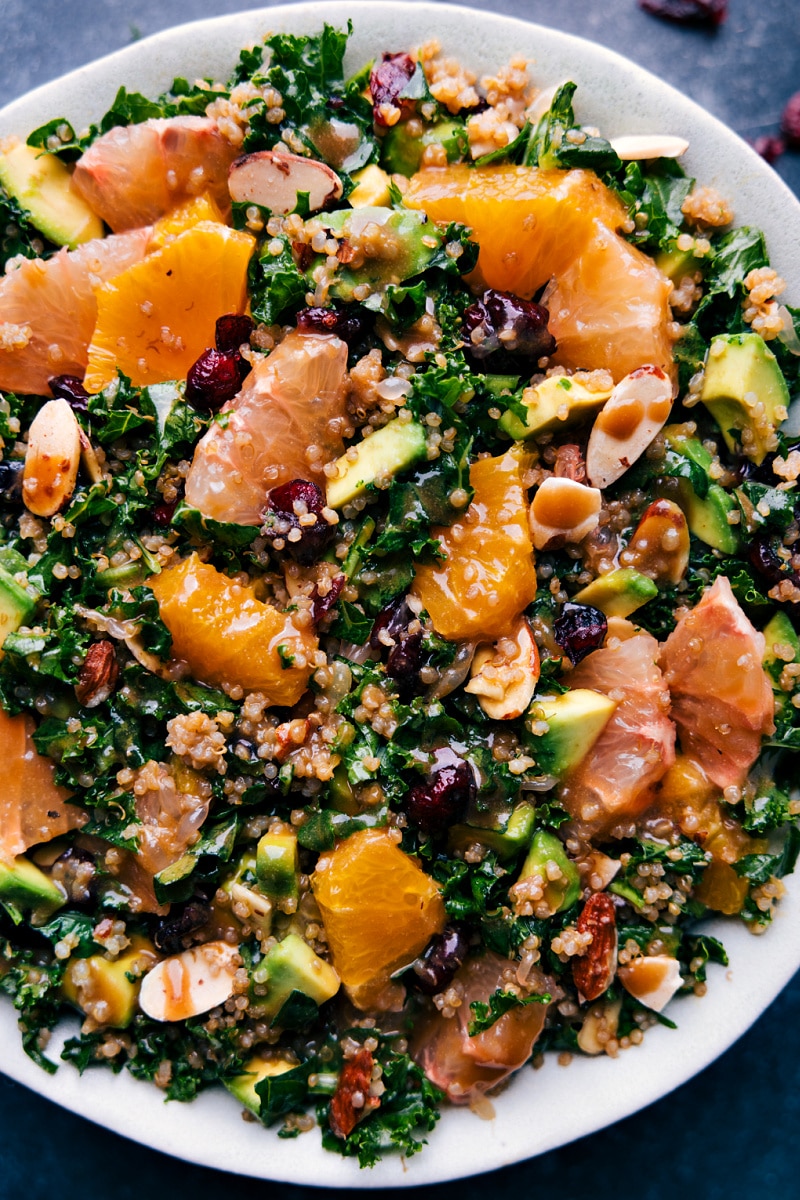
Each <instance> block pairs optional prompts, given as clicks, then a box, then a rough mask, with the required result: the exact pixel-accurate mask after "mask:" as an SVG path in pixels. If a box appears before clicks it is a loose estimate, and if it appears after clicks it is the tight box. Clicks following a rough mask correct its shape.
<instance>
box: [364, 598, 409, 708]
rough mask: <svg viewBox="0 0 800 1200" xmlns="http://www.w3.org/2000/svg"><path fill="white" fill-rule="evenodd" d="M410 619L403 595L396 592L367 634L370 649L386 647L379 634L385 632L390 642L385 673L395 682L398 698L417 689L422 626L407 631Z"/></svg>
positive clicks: (404, 698) (407, 695) (403, 698)
mask: <svg viewBox="0 0 800 1200" xmlns="http://www.w3.org/2000/svg"><path fill="white" fill-rule="evenodd" d="M413 620H415V617H414V613H413V612H412V611H411V609H410V608H409V607H408V605H407V603H406V599H405V596H397V597H396V598H395V599H394V600H391V601H390V602H389V603H388V604H387V605H386V607H385V608H383V609H381V611H380V612H379V613H378V615H377V617H376V618H375V624H374V625H373V626H372V633H371V634H370V637H369V644H370V646H371V647H372V649H373V650H382V649H384V648H385V647H386V645H387V642H386V641H383V640H382V639H381V634H383V635H388V637H389V638H391V639H392V641H393V642H394V645H393V646H391V647H390V648H389V657H388V658H387V660H386V674H387V675H388V676H389V678H390V679H393V680H394V681H395V683H396V684H397V690H398V693H399V695H400V699H401V700H406V699H408V698H409V697H410V696H412V695H413V694H414V692H415V691H416V690H417V685H418V684H419V670H420V667H421V666H422V630H421V629H417V630H415V631H414V633H409V632H408V626H409V625H410V624H411V622H412V621H413ZM387 640H388V639H387Z"/></svg>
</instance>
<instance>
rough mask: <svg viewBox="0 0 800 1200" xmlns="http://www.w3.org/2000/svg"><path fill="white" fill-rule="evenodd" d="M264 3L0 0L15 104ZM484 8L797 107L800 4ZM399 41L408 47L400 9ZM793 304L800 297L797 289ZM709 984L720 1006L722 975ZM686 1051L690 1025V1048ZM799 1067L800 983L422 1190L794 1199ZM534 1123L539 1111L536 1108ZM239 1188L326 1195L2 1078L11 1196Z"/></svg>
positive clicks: (8, 1199)
mask: <svg viewBox="0 0 800 1200" xmlns="http://www.w3.org/2000/svg"><path fill="white" fill-rule="evenodd" d="M377 2H380V0H377ZM261 6H262V5H259V4H246V3H244V2H243V0H180V2H178V0H67V2H65V0H0V39H1V41H0V44H2V47H3V57H2V70H1V71H0V105H2V104H4V103H6V102H7V101H9V100H12V99H14V98H15V97H16V96H19V95H21V94H22V93H23V92H25V91H27V90H28V89H29V88H32V87H35V86H36V85H38V84H40V83H44V82H45V81H47V80H48V79H51V78H54V77H55V76H57V75H60V74H62V73H63V72H65V71H68V70H71V69H72V68H73V67H77V66H80V65H81V64H82V63H85V62H88V61H89V60H91V59H93V58H95V57H97V56H98V55H100V54H105V53H108V52H110V51H112V50H116V49H118V48H119V47H121V46H124V45H126V44H127V43H129V42H130V41H131V40H133V39H135V38H136V37H139V36H146V35H147V34H150V33H155V32H156V31H157V30H159V29H163V28H166V27H167V26H170V25H174V24H177V23H179V22H182V21H189V20H194V19H197V18H200V17H207V16H215V15H219V14H221V13H226V12H234V11H237V10H241V9H243V8H257V7H261ZM473 7H476V8H492V9H493V10H495V11H499V12H504V13H508V14H509V15H513V16H518V17H526V18H528V19H530V20H533V21H538V22H540V23H541V24H544V25H552V26H557V27H558V28H560V29H563V30H565V31H568V32H571V33H576V34H580V35H582V36H585V37H590V38H593V39H594V40H596V41H598V42H602V43H603V44H605V45H607V46H610V47H611V48H612V49H614V50H618V51H620V52H621V53H623V54H625V55H627V56H628V57H630V58H632V59H633V60H634V61H636V62H638V63H640V64H641V65H642V66H645V67H647V68H648V69H649V70H651V71H653V72H654V73H655V74H657V75H660V76H661V77H662V78H663V79H666V80H667V81H668V82H670V83H672V84H673V85H675V86H676V87H678V88H680V89H681V90H682V91H684V92H685V93H687V94H688V95H690V96H691V97H692V98H693V99H695V100H697V101H699V102H700V103H701V104H703V105H704V106H705V107H706V108H708V109H709V110H710V111H711V112H713V113H714V114H715V115H716V116H718V117H720V118H721V119H722V120H724V121H725V122H727V124H729V125H731V126H732V127H733V128H734V129H735V130H737V132H738V133H740V134H741V135H742V136H743V137H746V138H749V139H754V138H756V137H758V136H759V135H760V134H765V133H773V132H776V131H777V126H778V123H779V120H780V113H781V110H782V107H783V105H784V103H785V101H786V100H787V99H788V97H789V96H790V95H791V94H792V93H793V92H795V91H797V90H800V35H799V33H798V31H799V30H800V22H798V0H730V16H729V19H728V21H727V22H726V23H725V24H724V25H723V26H722V27H721V28H719V29H718V30H715V31H713V32H712V31H706V30H701V29H690V28H683V27H678V26H672V25H668V24H666V23H664V22H662V21H658V20H655V19H654V18H652V17H648V16H647V15H646V14H644V13H642V12H640V11H639V9H638V8H637V6H636V2H635V0H561V3H559V4H558V5H555V4H553V2H552V0H527V2H525V0H501V2H500V3H495V4H475V5H474V6H473ZM387 18H388V13H387ZM420 32H421V34H422V33H424V31H423V30H421V31H420ZM387 47H389V48H394V47H393V46H392V37H391V23H390V20H388V19H387ZM777 170H778V171H779V173H780V174H781V175H782V176H783V178H784V179H785V180H786V182H787V183H788V184H789V186H790V187H792V188H794V190H795V191H796V192H798V193H800V154H799V153H795V154H788V155H785V156H784V157H783V158H782V159H781V160H780V161H779V163H778V164H777ZM793 299H794V301H795V302H797V292H796V285H795V290H794V295H793ZM767 936H768V935H767ZM798 938H800V930H798ZM764 949H765V950H767V949H768V947H767V946H765V947H764ZM710 990H711V996H710V998H709V999H708V1001H707V1002H708V1004H709V1010H711V1009H712V1008H713V990H714V975H713V969H712V974H711V978H710ZM676 1015H677V1016H678V1018H679V1019H680V1013H679V1012H678V1013H677V1014H676ZM710 1019H712V1020H713V1012H712V1011H710ZM680 1053H681V1044H680V1036H679V1034H678V1035H676V1037H675V1054H676V1055H680ZM0 1065H2V1049H1V1048H0ZM799 1068H800V977H796V978H795V979H794V981H793V982H792V984H790V986H789V987H788V988H787V989H786V990H785V991H784V993H783V994H782V995H781V996H780V997H779V999H778V1000H776V1001H775V1003H774V1004H773V1005H772V1007H771V1008H770V1009H769V1011H768V1012H767V1013H766V1014H765V1015H764V1016H763V1017H761V1019H760V1020H759V1021H758V1022H757V1023H756V1024H755V1026H754V1027H753V1028H752V1030H751V1031H750V1032H749V1033H748V1034H747V1035H746V1036H745V1037H744V1038H742V1040H741V1041H740V1042H739V1043H738V1044H737V1045H736V1046H734V1047H733V1048H732V1049H731V1050H729V1051H728V1053H727V1054H725V1055H724V1056H723V1057H722V1058H721V1059H720V1060H719V1061H718V1062H716V1063H715V1064H714V1065H713V1066H711V1067H709V1068H708V1069H707V1070H706V1071H704V1072H703V1073H702V1074H701V1075H700V1076H698V1077H697V1078H696V1079H694V1080H693V1081H692V1082H690V1083H688V1084H686V1085H685V1086H684V1087H682V1088H680V1089H678V1091H676V1092H673V1093H672V1094H671V1095H670V1096H667V1097H665V1098H664V1099H663V1100H661V1101H659V1103H657V1104H654V1105H652V1106H651V1107H650V1108H648V1109H646V1110H645V1111H644V1112H641V1113H639V1114H637V1115H636V1116H634V1117H630V1118H629V1119H628V1120H626V1121H623V1122H621V1123H619V1124H618V1125H615V1126H613V1127H612V1128H611V1129H608V1130H606V1131H604V1132H601V1133H598V1134H595V1135H594V1136H593V1137H589V1138H585V1139H583V1140H582V1141H580V1142H577V1143H574V1144H573V1145H571V1146H567V1147H564V1148H563V1149H561V1150H556V1151H553V1152H551V1153H550V1154H545V1155H542V1156H541V1157H540V1158H536V1159H532V1160H530V1161H529V1162H527V1163H523V1164H521V1165H519V1166H516V1167H509V1168H506V1169H505V1170H502V1171H498V1172H495V1173H494V1174H493V1175H491V1176H483V1177H479V1178H476V1179H474V1180H471V1181H463V1182H458V1183H452V1184H442V1185H439V1186H437V1187H425V1188H420V1189H418V1191H417V1193H416V1194H417V1195H420V1196H423V1195H424V1196H429V1195H430V1196H434V1195H435V1197H436V1200H451V1198H453V1200H454V1198H455V1197H467V1198H470V1200H471V1198H472V1197H477V1196H479V1195H481V1196H482V1195H483V1194H484V1193H485V1191H486V1190H491V1192H492V1194H493V1196H494V1197H495V1198H496V1200H506V1198H507V1197H508V1198H510V1197H512V1196H514V1197H517V1196H519V1195H522V1196H530V1197H536V1198H537V1200H539V1198H541V1197H544V1196H547V1195H552V1194H555V1195H557V1196H559V1197H560V1198H562V1200H612V1198H613V1200H617V1198H618V1197H620V1196H623V1195H624V1196H630V1197H636V1200H665V1198H666V1197H670V1198H671V1197H688V1196H691V1197H696V1198H698V1200H744V1198H745V1197H747V1198H748V1200H749V1198H752V1200H762V1198H766V1197H776V1198H780V1200H793V1198H794V1197H800V1170H799V1169H798V1153H797V1146H798V1130H799V1129H800V1089H799V1088H798V1076H799V1075H800V1071H799ZM542 1103H546V1097H545V1096H543V1097H542ZM531 1120H532V1121H534V1122H535V1120H536V1114H535V1112H532V1113H531ZM220 1136H224V1134H223V1132H222V1131H220ZM232 1189H236V1191H238V1192H243V1191H244V1192H246V1194H247V1195H248V1196H249V1197H251V1198H252V1200H266V1198H267V1197H269V1198H273V1197H277V1196H285V1197H286V1200H301V1197H305V1196H307V1195H310V1194H311V1193H312V1191H313V1190H314V1189H311V1188H307V1187H287V1186H286V1185H283V1184H269V1183H262V1182H256V1181H245V1180H237V1179H234V1178H232V1177H230V1176H225V1175H222V1174H220V1173H219V1172H216V1171H209V1170H204V1169H203V1168H200V1167H193V1166H187V1165H186V1164H184V1163H180V1162H177V1161H176V1160H173V1159H168V1158H165V1157H164V1156H163V1155H161V1154H157V1153H155V1152H153V1151H151V1150H148V1149H147V1148H146V1147H142V1146H138V1145H134V1144H132V1143H129V1142H127V1141H125V1140H123V1139H122V1138H118V1137H116V1136H114V1135H113V1134H111V1133H107V1132H106V1131H104V1130H100V1129H96V1128H95V1127H94V1126H92V1125H90V1124H88V1123H87V1122H85V1121H83V1120H81V1119H80V1118H79V1117H75V1116H72V1115H71V1114H69V1113H65V1112H63V1111H62V1110H60V1109H58V1108H56V1107H55V1106H54V1105H52V1104H50V1103H49V1102H48V1101H46V1100H43V1099H41V1098H40V1097H38V1096H35V1095H33V1094H32V1093H30V1092H28V1091H27V1090H26V1089H24V1088H22V1087H19V1086H18V1085H16V1084H14V1083H11V1082H9V1081H8V1080H6V1079H4V1078H2V1077H0V1200H22V1198H23V1197H24V1198H25V1200H45V1198H46V1200H51V1198H52V1197H57V1200H87V1197H88V1198H91V1200H141V1197H142V1196H159V1197H161V1196H169V1197H173V1196H175V1197H180V1200H184V1198H188V1197H191V1198H192V1200H212V1197H213V1198H215V1200H217V1198H220V1197H223V1196H225V1195H227V1194H228V1193H229V1192H230V1191H231V1190H232ZM394 1191H395V1190H394V1189H392V1193H393V1194H394ZM398 1194H399V1193H398Z"/></svg>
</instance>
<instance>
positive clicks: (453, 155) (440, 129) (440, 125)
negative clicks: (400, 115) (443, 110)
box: [381, 121, 469, 178]
mask: <svg viewBox="0 0 800 1200" xmlns="http://www.w3.org/2000/svg"><path fill="white" fill-rule="evenodd" d="M428 146H441V147H442V149H443V150H444V152H445V154H446V156H447V161H448V162H449V163H451V162H457V161H458V160H459V159H461V158H463V157H464V155H465V154H466V153H467V150H468V149H469V139H468V138H467V129H466V126H465V125H464V122H463V121H437V122H436V124H435V125H427V126H426V127H425V129H424V130H423V132H422V133H421V134H420V135H419V136H418V137H415V136H414V135H413V134H412V133H410V132H409V125H408V122H407V121H401V122H399V123H398V124H397V125H393V126H392V127H391V128H390V130H389V132H388V133H387V134H386V137H385V138H384V139H383V145H382V147H381V166H383V167H385V168H386V170H387V171H389V172H390V173H391V174H392V175H405V176H407V177H408V178H411V176H412V175H414V174H415V173H416V172H417V171H418V170H419V169H420V165H421V163H422V155H423V154H424V152H425V150H426V149H427V148H428Z"/></svg>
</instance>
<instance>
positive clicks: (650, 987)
mask: <svg viewBox="0 0 800 1200" xmlns="http://www.w3.org/2000/svg"><path fill="white" fill-rule="evenodd" d="M617 974H618V975H619V980H620V983H621V984H622V986H623V987H624V988H625V990H626V991H627V992H630V994H631V995H632V996H634V997H635V998H636V999H637V1000H638V1001H639V1003H640V1004H643V1005H644V1006H645V1008H651V1009H652V1010H653V1012H661V1011H662V1009H664V1008H665V1007H666V1006H667V1004H669V1002H670V1000H671V999H672V997H673V996H674V995H675V993H676V992H677V991H679V990H680V988H681V985H682V983H683V980H682V979H681V967H680V963H679V962H678V960H677V959H675V958H670V956H669V955H668V954H653V955H649V956H648V955H645V956H643V957H642V958H634V959H633V960H632V961H631V962H629V963H627V964H626V965H625V966H624V967H620V968H619V970H618V971H617Z"/></svg>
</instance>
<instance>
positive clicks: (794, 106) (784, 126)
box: [781, 92, 800, 150]
mask: <svg viewBox="0 0 800 1200" xmlns="http://www.w3.org/2000/svg"><path fill="white" fill-rule="evenodd" d="M781 133H782V134H783V136H784V137H785V138H786V141H787V143H788V145H790V146H791V148H792V149H793V150H800V92H795V94H794V95H793V96H791V97H790V99H789V100H788V101H787V104H786V107H785V108H784V110H783V116H782V117H781Z"/></svg>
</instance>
